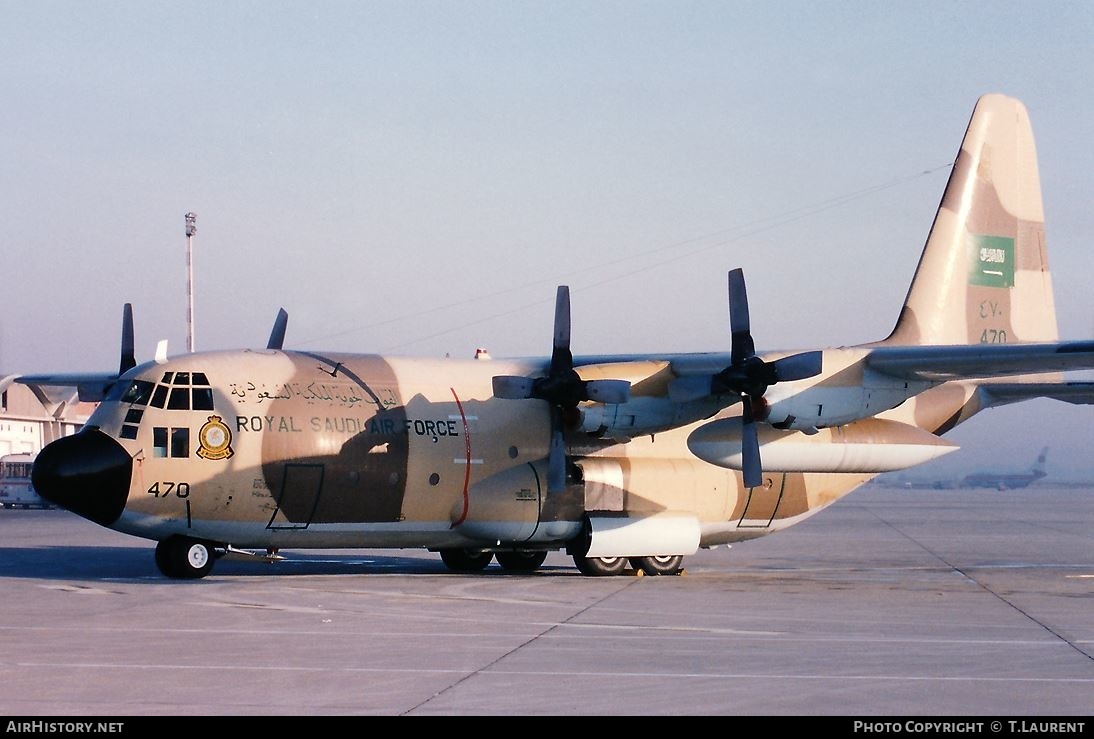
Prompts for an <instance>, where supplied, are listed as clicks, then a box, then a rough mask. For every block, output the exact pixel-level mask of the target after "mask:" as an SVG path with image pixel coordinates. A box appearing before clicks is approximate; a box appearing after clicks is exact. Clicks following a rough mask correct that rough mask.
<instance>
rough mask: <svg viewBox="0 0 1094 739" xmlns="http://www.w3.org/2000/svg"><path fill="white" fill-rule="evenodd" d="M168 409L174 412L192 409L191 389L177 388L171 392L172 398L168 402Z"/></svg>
mask: <svg viewBox="0 0 1094 739" xmlns="http://www.w3.org/2000/svg"><path fill="white" fill-rule="evenodd" d="M167 408H168V410H172V411H185V410H189V409H190V389H189V388H185V387H176V388H173V389H172V390H171V397H170V398H168V400H167Z"/></svg>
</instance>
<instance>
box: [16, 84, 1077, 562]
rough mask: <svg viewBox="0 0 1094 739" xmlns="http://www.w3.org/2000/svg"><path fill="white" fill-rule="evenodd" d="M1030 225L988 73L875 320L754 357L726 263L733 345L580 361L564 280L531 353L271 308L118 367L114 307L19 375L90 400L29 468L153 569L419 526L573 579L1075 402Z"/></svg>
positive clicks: (789, 507)
mask: <svg viewBox="0 0 1094 739" xmlns="http://www.w3.org/2000/svg"><path fill="white" fill-rule="evenodd" d="M1043 221H1044V216H1043V214H1042V205H1041V191H1040V182H1039V178H1038V174H1037V162H1036V154H1035V151H1034V143H1033V134H1032V130H1031V128H1030V125H1029V119H1028V117H1027V113H1026V109H1025V107H1024V106H1023V105H1022V103H1020V102H1019V101H1017V100H1014V99H1012V98H1008V97H1005V96H1002V95H987V96H984V97H982V98H981V99H980V100H979V101H978V102H977V105H976V107H975V109H974V111H973V115H972V118H971V121H970V123H969V127H968V130H967V131H966V133H965V137H964V139H963V142H962V144H961V148H960V151H959V152H958V156H957V159H956V162H955V164H954V167H953V172H952V174H951V176H950V179H949V182H948V184H947V186H946V189H945V193H944V195H943V197H942V202H941V205H940V207H939V209H938V212H937V215H936V218H935V221H934V225H933V226H932V228H931V230H930V234H929V236H928V238H927V242H926V245H925V247H924V249H923V252H922V256H921V259H920V262H919V265H918V267H917V269H916V272H915V275H914V278H913V280H912V284H911V288H910V290H909V292H908V294H907V297H906V299H905V301H904V305H903V309H902V310H901V312H900V315H899V317H898V319H897V321H896V325H895V328H894V329H893V331H892V333H891V334H890V335H889V336H888V337H887V338H886V339H884V340H882V341H878V342H875V343H870V344H864V345H859V346H851V347H841V348H835V349H823V350H812V351H804V352H796V353H791V352H767V351H764V352H758V351H757V350H756V348H755V344H754V341H753V337H752V334H751V329H750V321H749V308H748V299H747V297H746V292H745V282H744V276H743V273H742V272H741V271H740V270H732V271H730V272H729V279H728V299H729V329H730V337H729V341H728V343H729V345H730V351H729V352H728V353H697V354H652V355H651V354H643V355H616V356H595V355H590V356H578V357H575V356H573V354H572V353H571V349H570V301H569V290H568V288H567V287H566V286H561V287H559V289H558V292H557V296H556V304H555V320H554V336H553V349H552V353H551V355H550V357H549V358H548V357H544V358H539V359H508V360H504V359H496V358H495V359H489V358H483V357H480V358H479V359H471V358H468V359H466V360H457V359H425V358H399V357H387V356H378V355H355V354H345V353H339V352H326V351H294V350H288V349H285V348H284V340H285V331H286V325H287V314H286V313H285V312H284V310H282V311H281V312H280V313H279V314H278V317H277V320H276V321H275V323H274V328H273V331H272V333H271V335H270V338H269V341H268V342H267V345H266V348H265V349H257V350H241V351H216V352H202V353H192V354H185V355H181V356H176V357H173V358H170V359H168V358H166V357H160V358H159V360H158V361H152V362H147V363H144V364H139V365H138V364H137V363H136V360H135V357H134V353H133V324H132V312H131V309H130V308H129V306H128V305H127V306H126V309H125V311H124V312H123V320H122V352H121V362H120V367H119V371H118V372H117V373H102V374H83V375H71V374H70V375H37V376H24V377H22V378H21V380H20V381H22V382H25V383H27V384H31V385H34V384H38V385H54V386H55V385H64V386H72V385H75V386H77V387H78V388H79V389H80V394H81V397H82V398H84V399H89V398H94V399H101V401H102V402H101V403H100V405H99V406H98V409H97V410H96V411H95V413H94V414H93V415H92V417H91V418H90V419H89V420H88V422H87V425H86V427H85V428H84V429H83V430H82V431H81V432H80V433H78V434H75V435H73V436H69V437H66V438H62V439H59V440H57V441H54V442H53V443H51V444H49V445H48V446H47V447H46V448H45V449H43V450H42V452H41V453H40V454H39V456H38V459H37V462H36V463H35V465H34V472H33V478H34V485H35V487H36V488H37V489H38V491H39V492H40V493H41V495H42V496H44V497H46V498H47V499H49V500H51V501H53V502H55V503H57V504H59V505H61V506H63V507H65V508H67V509H69V510H70V511H73V512H75V513H78V514H80V515H81V516H84V517H86V518H88V519H90V520H92V521H95V522H97V523H99V524H102V525H103V526H107V527H109V528H112V529H115V530H117V531H122V532H125V533H128V534H133V535H136V536H140V537H145V538H147V539H150V540H154V541H156V542H158V544H157V545H156V550H155V560H156V563H157V565H158V566H159V568H160V570H161V571H162V572H163V573H164V574H165V575H167V576H168V577H172V578H198V577H203V576H204V575H206V574H207V573H208V572H209V571H210V569H211V568H212V566H213V563H214V561H215V560H216V559H217V558H218V557H221V556H225V555H232V556H249V557H256V558H265V559H268V560H271V561H272V560H275V559H276V558H278V557H279V556H280V555H279V553H278V552H279V550H282V549H293V548H298V549H304V548H335V547H341V548H423V549H427V550H431V551H436V552H438V553H439V554H440V557H441V559H442V560H443V562H444V563H445V564H446V565H447V566H448V567H449V568H451V569H453V570H456V571H464V572H466V571H477V570H482V569H483V568H485V567H487V565H488V564H490V563H491V562H492V561H495V560H496V561H497V563H498V564H499V565H500V566H501V567H502V568H504V569H505V570H508V571H510V572H529V571H533V570H535V569H537V568H538V567H539V566H540V565H541V564H542V563H543V561H544V559H545V558H546V556H547V554H548V552H550V551H558V550H564V551H565V552H567V553H568V554H569V555H571V556H572V557H573V561H574V563H575V565H576V567H577V569H578V570H579V571H580V572H581V573H583V574H586V575H614V574H618V573H620V572H623V571H624V570H626V569H627V568H628V565H629V566H630V567H631V568H634V569H635V570H636V571H641V572H643V573H646V574H650V575H661V574H675V573H678V572H679V571H680V570H681V568H682V566H683V559H684V557H685V556H687V555H690V554H693V553H694V552H696V551H697V550H698V549H699V548H700V547H714V546H718V545H722V544H727V543H730V542H738V541H742V540H747V539H752V538H756V537H759V536H762V535H765V534H768V533H771V532H774V531H779V530H782V529H785V528H787V527H789V526H792V525H794V524H796V523H799V522H801V521H804V520H805V519H807V518H809V517H810V516H811V515H813V514H815V513H817V512H818V511H820V510H823V509H824V508H825V507H827V506H829V505H831V504H832V503H834V502H835V501H837V500H839V499H840V498H841V497H843V496H844V495H846V494H847V493H849V492H850V491H852V490H854V489H855V488H857V487H859V486H860V485H862V484H863V483H865V482H867V481H868V480H870V479H871V478H872V477H874V476H875V475H877V474H879V473H882V472H888V471H893V470H899V469H904V468H907V467H910V466H912V465H916V464H919V463H922V462H926V461H927V460H930V459H933V458H936V457H938V456H940V455H943V454H946V453H947V452H950V451H952V450H954V449H956V445H954V444H953V443H951V442H949V441H946V440H944V439H942V438H941V437H940V435H941V434H943V433H945V432H946V431H949V430H950V429H951V428H953V427H954V426H956V425H957V424H958V423H961V422H963V421H965V420H966V419H968V418H970V417H972V416H973V415H974V414H976V413H977V412H979V411H981V410H983V409H985V408H989V407H991V406H994V405H1001V404H1004V403H1011V402H1016V401H1019V400H1025V399H1027V398H1035V397H1052V398H1057V399H1060V400H1066V401H1068V402H1073V403H1090V402H1092V398H1094V392H1092V389H1091V384H1088V383H1067V382H1064V380H1063V377H1064V376H1063V375H1062V374H1060V373H1062V372H1063V371H1066V370H1077V369H1090V368H1092V367H1094V342H1091V341H1081V342H1060V341H1058V338H1057V328H1056V314H1055V308H1054V305H1053V293H1052V284H1051V279H1050V276H1049V269H1048V262H1047V257H1046V251H1045V239H1044V222H1043ZM885 248H886V249H891V248H892V245H885ZM784 268H785V267H784ZM840 268H843V269H848V268H853V265H844V266H843V267H840V266H839V265H838V264H837V263H836V262H835V261H833V269H840ZM862 289H863V290H869V289H870V286H869V285H868V284H867V285H863V286H862ZM806 297H808V296H806ZM849 298H850V299H853V298H854V295H853V294H852V295H850V296H849ZM805 307H806V308H807V309H808V306H805ZM723 320H724V319H723Z"/></svg>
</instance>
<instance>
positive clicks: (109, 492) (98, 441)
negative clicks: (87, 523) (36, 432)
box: [31, 427, 133, 526]
mask: <svg viewBox="0 0 1094 739" xmlns="http://www.w3.org/2000/svg"><path fill="white" fill-rule="evenodd" d="M132 474H133V458H132V457H130V456H129V453H128V452H126V451H125V449H124V448H122V446H121V444H119V443H118V442H116V441H114V439H112V438H110V437H109V436H107V435H106V434H104V433H103V432H102V431H100V430H99V429H98V428H95V427H90V428H86V429H84V430H83V431H80V432H79V433H78V434H73V435H72V436H65V437H63V438H61V439H58V440H57V441H54V442H52V443H50V444H47V445H46V448H45V449H43V450H42V451H41V452H39V453H38V456H37V457H36V458H35V460H34V468H33V470H32V472H31V483H32V484H33V485H34V489H35V490H36V491H37V492H38V494H39V495H41V496H42V497H43V498H45V499H46V500H48V501H49V502H51V503H55V504H57V505H59V506H61V507H62V508H66V509H68V510H70V511H72V512H73V513H76V514H79V515H81V516H83V517H84V518H87V519H90V520H92V521H94V522H95V523H98V524H102V525H103V526H109V525H110V524H112V523H114V522H115V521H117V520H118V517H119V516H121V515H122V511H123V510H125V501H126V499H127V498H128V497H129V482H130V479H131V478H132Z"/></svg>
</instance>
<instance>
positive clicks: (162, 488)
mask: <svg viewBox="0 0 1094 739" xmlns="http://www.w3.org/2000/svg"><path fill="white" fill-rule="evenodd" d="M148 494H149V495H154V496H156V497H157V498H166V497H168V496H170V495H174V496H175V497H176V498H189V497H190V483H188V482H154V483H152V487H150V488H148Z"/></svg>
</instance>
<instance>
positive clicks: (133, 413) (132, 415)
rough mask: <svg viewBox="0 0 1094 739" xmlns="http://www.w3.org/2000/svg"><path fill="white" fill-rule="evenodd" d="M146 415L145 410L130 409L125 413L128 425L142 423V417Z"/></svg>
mask: <svg viewBox="0 0 1094 739" xmlns="http://www.w3.org/2000/svg"><path fill="white" fill-rule="evenodd" d="M143 415H144V409H143V408H130V409H129V410H128V411H126V412H125V422H126V423H140V422H141V417H142V416H143Z"/></svg>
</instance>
